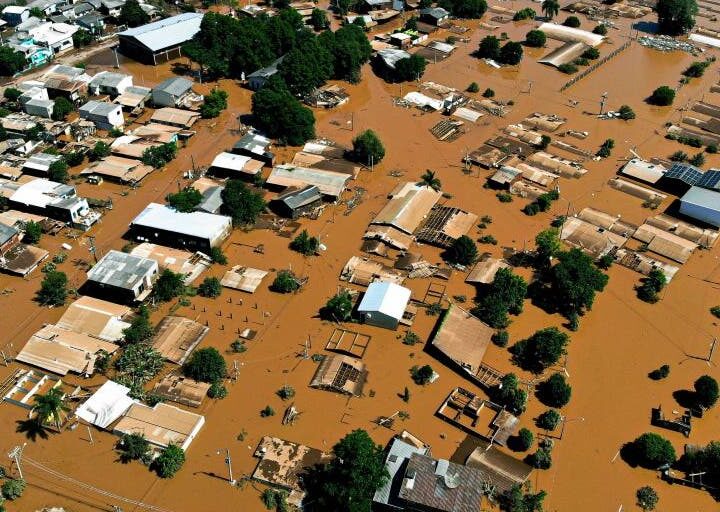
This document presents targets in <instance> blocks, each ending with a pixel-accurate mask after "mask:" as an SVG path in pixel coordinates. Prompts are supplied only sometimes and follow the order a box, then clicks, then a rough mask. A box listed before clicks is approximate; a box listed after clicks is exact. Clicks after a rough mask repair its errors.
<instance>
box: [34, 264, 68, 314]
mask: <svg viewBox="0 0 720 512" xmlns="http://www.w3.org/2000/svg"><path fill="white" fill-rule="evenodd" d="M67 284H68V278H67V275H66V274H65V272H60V271H57V270H52V271H50V272H47V273H46V274H45V277H44V278H43V280H42V282H41V283H40V290H38V292H37V300H38V302H39V303H40V304H42V305H43V306H62V305H63V304H65V300H66V299H67V296H68V289H67Z"/></svg>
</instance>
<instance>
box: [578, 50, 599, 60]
mask: <svg viewBox="0 0 720 512" xmlns="http://www.w3.org/2000/svg"><path fill="white" fill-rule="evenodd" d="M582 56H583V57H584V58H586V59H588V60H595V59H597V58H599V57H600V51H598V49H597V48H588V49H587V50H585V51H584V52H583V54H582Z"/></svg>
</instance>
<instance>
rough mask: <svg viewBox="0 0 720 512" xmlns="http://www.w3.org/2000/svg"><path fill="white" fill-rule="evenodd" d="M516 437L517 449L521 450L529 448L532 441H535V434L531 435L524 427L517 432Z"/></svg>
mask: <svg viewBox="0 0 720 512" xmlns="http://www.w3.org/2000/svg"><path fill="white" fill-rule="evenodd" d="M517 437H518V443H517V447H518V448H520V450H519V451H522V452H524V451H527V450H529V449H530V447H531V446H532V444H533V442H534V441H535V436H534V435H533V433H532V432H530V431H529V430H528V429H526V428H521V429H520V431H519V432H518V434H517Z"/></svg>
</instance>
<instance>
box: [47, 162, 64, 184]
mask: <svg viewBox="0 0 720 512" xmlns="http://www.w3.org/2000/svg"><path fill="white" fill-rule="evenodd" d="M68 178H69V176H68V164H67V162H65V160H64V159H62V158H61V159H60V160H57V161H56V162H53V163H51V164H50V166H49V168H48V179H49V180H50V181H56V182H58V183H66V182H67V180H68Z"/></svg>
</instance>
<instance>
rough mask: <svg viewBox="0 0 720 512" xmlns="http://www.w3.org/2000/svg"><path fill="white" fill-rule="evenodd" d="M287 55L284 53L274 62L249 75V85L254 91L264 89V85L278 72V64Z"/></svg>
mask: <svg viewBox="0 0 720 512" xmlns="http://www.w3.org/2000/svg"><path fill="white" fill-rule="evenodd" d="M284 58H285V56H284V55H283V56H282V57H280V58H279V59H277V60H275V61H274V62H273V63H272V64H270V65H269V66H267V67H264V68H262V69H258V70H257V71H254V72H253V73H250V74H249V75H248V76H247V85H248V87H249V88H250V89H252V90H253V91H257V90H259V89H262V87H263V86H264V85H265V84H266V83H267V81H268V80H270V78H271V77H273V76H275V75H276V74H277V72H278V66H279V65H280V63H281V62H282V61H283V59H284Z"/></svg>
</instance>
